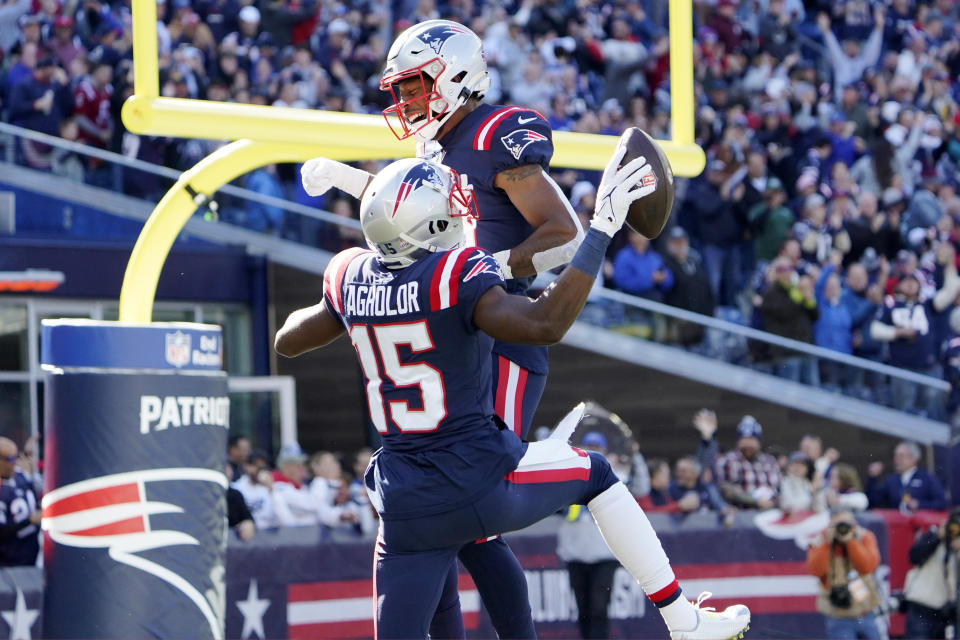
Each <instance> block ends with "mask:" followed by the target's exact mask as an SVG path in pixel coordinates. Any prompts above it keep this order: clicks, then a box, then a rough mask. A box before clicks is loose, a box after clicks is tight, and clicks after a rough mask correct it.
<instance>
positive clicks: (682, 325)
mask: <svg viewBox="0 0 960 640" xmlns="http://www.w3.org/2000/svg"><path fill="white" fill-rule="evenodd" d="M663 264H664V266H665V267H666V269H667V270H668V271H669V272H670V273H671V274H673V287H672V288H671V289H670V290H669V291H667V292H666V294H664V298H663V301H664V302H666V303H667V304H669V305H671V306H674V307H679V308H680V309H686V310H687V311H693V312H694V313H700V314H703V315H707V316H712V315H713V306H714V305H713V292H712V291H711V289H710V280H709V279H708V278H707V274H706V271H704V268H703V263H702V262H701V260H700V254H699V253H697V252H696V251H691V249H690V238H689V236H687V232H686V231H684V229H683V227H680V226H675V227H673V228H672V229H670V231H669V232H668V233H667V241H666V253H665V254H664V256H663ZM703 335H704V328H703V325H701V324H698V323H694V322H686V321H684V320H672V321H671V331H670V337H671V339H672V340H674V341H675V342H677V343H679V344H681V345H683V346H685V347H689V346H691V345H694V344H697V343H699V342H701V341H702V340H703Z"/></svg>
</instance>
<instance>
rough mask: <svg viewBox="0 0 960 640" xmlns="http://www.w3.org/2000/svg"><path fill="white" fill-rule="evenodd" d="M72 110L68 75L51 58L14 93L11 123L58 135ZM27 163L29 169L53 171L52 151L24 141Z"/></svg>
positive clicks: (41, 62)
mask: <svg viewBox="0 0 960 640" xmlns="http://www.w3.org/2000/svg"><path fill="white" fill-rule="evenodd" d="M70 110H71V99H70V91H69V87H68V79H67V74H66V73H65V72H64V70H63V69H61V68H60V67H58V66H56V63H55V61H54V59H53V58H52V57H45V58H42V59H41V60H38V61H37V63H36V68H35V69H33V71H32V73H31V74H30V75H29V76H28V77H26V78H24V79H22V80H21V81H19V82H18V83H17V84H16V85H15V86H14V87H13V88H12V90H11V95H10V121H11V123H12V124H15V125H17V126H20V127H26V128H27V129H33V130H34V131H39V132H41V133H46V134H49V135H57V133H58V132H59V131H58V127H59V125H60V121H61V120H62V119H63V118H64V117H66V116H67V115H68V114H69V113H70ZM23 153H24V159H25V160H26V163H27V165H28V166H30V167H33V168H38V169H47V168H49V167H50V158H49V147H48V146H47V145H44V144H40V143H35V142H31V141H28V140H26V139H24V142H23Z"/></svg>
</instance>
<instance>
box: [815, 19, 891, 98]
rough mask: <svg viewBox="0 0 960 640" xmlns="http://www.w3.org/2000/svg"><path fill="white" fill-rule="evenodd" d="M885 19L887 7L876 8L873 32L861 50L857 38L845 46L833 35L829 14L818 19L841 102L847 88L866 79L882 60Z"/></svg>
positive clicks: (837, 96)
mask: <svg viewBox="0 0 960 640" xmlns="http://www.w3.org/2000/svg"><path fill="white" fill-rule="evenodd" d="M885 20H886V9H885V6H884V5H882V4H878V5H876V7H875V8H874V11H873V31H872V32H871V33H870V37H869V38H868V39H867V42H866V44H864V45H863V49H861V48H860V41H859V40H857V39H856V38H855V37H851V38H847V39H845V40H844V42H843V46H842V47H841V45H840V41H839V40H837V36H835V35H834V33H833V30H832V25H831V21H830V16H828V15H827V14H826V13H821V14H819V15H818V16H817V26H818V27H819V28H820V31H821V33H822V34H823V39H824V42H825V43H826V45H827V51H828V53H829V54H830V62H831V64H832V65H833V84H834V91H835V93H836V99H837V101H839V100H840V99H841V97H842V93H843V87H845V86H846V85H848V84H850V83H851V82H856V81H858V80H859V79H860V78H861V77H862V76H863V72H864V71H865V70H866V69H868V68H870V67H872V66H874V65H875V64H876V63H877V60H879V59H880V49H881V47H882V46H883V25H884V22H885Z"/></svg>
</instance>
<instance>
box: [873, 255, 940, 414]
mask: <svg viewBox="0 0 960 640" xmlns="http://www.w3.org/2000/svg"><path fill="white" fill-rule="evenodd" d="M950 268H951V270H952V274H951V276H949V277H951V278H955V277H956V267H954V266H953V265H950ZM944 294H945V295H944ZM952 302H953V300H950V299H949V290H947V291H943V290H941V292H940V293H938V294H937V295H936V296H935V297H934V299H933V300H923V299H922V298H921V276H920V275H919V274H918V273H917V272H916V271H909V272H908V273H905V274H904V275H903V277H901V278H900V280H899V281H898V282H897V284H896V288H895V294H894V296H891V297H887V298H886V299H885V300H884V304H883V307H882V308H881V310H880V313H879V314H878V316H877V318H876V319H875V320H874V321H873V323H872V324H871V325H870V335H871V336H872V337H873V338H874V339H875V340H880V341H882V342H887V343H888V344H889V358H888V362H889V364H890V365H892V366H894V367H900V368H903V369H908V370H911V371H915V372H917V373H923V374H926V375H932V376H936V377H939V376H940V371H939V368H938V367H937V355H938V345H936V344H935V336H934V333H933V331H932V321H933V316H934V313H936V312H940V311H942V310H943V309H945V308H946V307H947V305H948V304H950V303H952ZM890 391H891V393H892V395H893V405H894V407H896V408H897V409H899V410H901V411H911V412H915V413H920V414H922V415H932V416H933V417H936V416H937V402H938V398H937V397H936V395H935V394H936V391H935V389H934V388H933V387H926V386H925V387H922V389H921V388H920V387H919V385H918V384H917V383H915V382H911V381H908V380H904V379H902V378H893V379H892V380H891V382H890Z"/></svg>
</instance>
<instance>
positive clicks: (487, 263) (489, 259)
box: [463, 252, 503, 282]
mask: <svg viewBox="0 0 960 640" xmlns="http://www.w3.org/2000/svg"><path fill="white" fill-rule="evenodd" d="M477 258H479V259H480V260H479V261H478V262H477V264H475V265H473V268H472V269H470V271H468V272H467V275H465V276H463V281H464V282H469V281H470V280H472V279H473V278H476V277H477V276H478V275H480V274H481V273H495V274H497V275H498V276H500V279H501V280H502V279H503V271H501V270H500V265H499V264H497V260H496V258H494V257H493V256H491V255H489V254H485V253H480V252H476V253H474V254H473V255H472V256H470V257H469V258H467V262H471V261H473V260H477Z"/></svg>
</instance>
